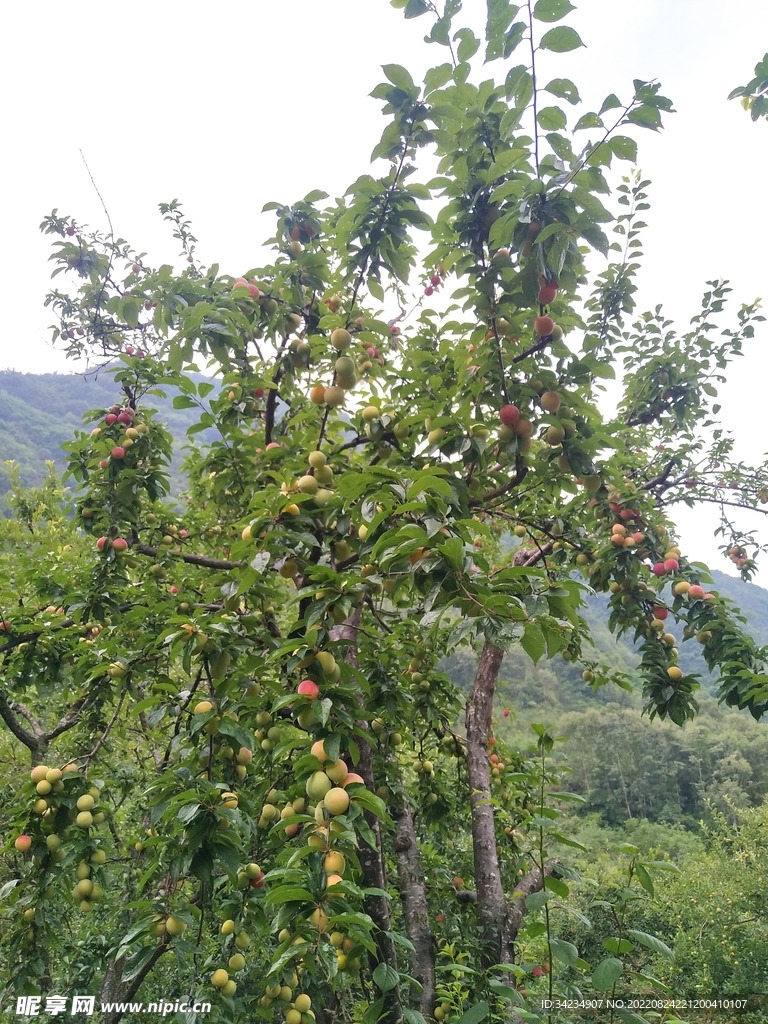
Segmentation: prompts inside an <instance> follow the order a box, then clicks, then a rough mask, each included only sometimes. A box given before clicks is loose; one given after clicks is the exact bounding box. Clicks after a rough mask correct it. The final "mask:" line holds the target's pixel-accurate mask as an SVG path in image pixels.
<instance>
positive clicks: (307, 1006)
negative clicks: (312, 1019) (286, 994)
mask: <svg viewBox="0 0 768 1024" xmlns="http://www.w3.org/2000/svg"><path fill="white" fill-rule="evenodd" d="M293 1006H294V1009H296V1010H298V1011H299V1013H307V1012H308V1011H309V1010H311V1009H312V1000H311V999H310V998H309V996H308V995H300V996H297V997H296V999H295V1001H294V1004H293Z"/></svg>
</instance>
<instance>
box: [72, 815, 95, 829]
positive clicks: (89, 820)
mask: <svg viewBox="0 0 768 1024" xmlns="http://www.w3.org/2000/svg"><path fill="white" fill-rule="evenodd" d="M75 824H77V825H79V827H80V828H90V826H91V825H92V824H93V815H92V814H91V812H90V811H80V813H79V814H78V816H77V817H76V818H75Z"/></svg>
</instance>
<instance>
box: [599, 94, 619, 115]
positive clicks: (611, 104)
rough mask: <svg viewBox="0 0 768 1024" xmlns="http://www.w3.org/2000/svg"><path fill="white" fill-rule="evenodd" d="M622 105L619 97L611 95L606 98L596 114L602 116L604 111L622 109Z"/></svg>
mask: <svg viewBox="0 0 768 1024" xmlns="http://www.w3.org/2000/svg"><path fill="white" fill-rule="evenodd" d="M622 106H624V104H623V103H622V102H621V100H620V99H619V97H618V96H617V95H616V94H615V93H611V94H610V96H606V97H605V99H604V100H603V105H602V107H600V109H599V110H598V114H604V113H605V112H606V110H615V109H616V108H617V107H622Z"/></svg>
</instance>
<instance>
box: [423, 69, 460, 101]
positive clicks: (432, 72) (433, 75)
mask: <svg viewBox="0 0 768 1024" xmlns="http://www.w3.org/2000/svg"><path fill="white" fill-rule="evenodd" d="M452 76H453V65H451V64H449V63H447V62H446V63H445V64H440V65H438V67H436V68H430V69H429V71H428V72H427V73H426V75H424V93H425V94H427V95H428V94H429V93H431V92H434V91H435V89H440V88H441V87H442V86H443V85H445V83H446V82H450V80H451V78H452Z"/></svg>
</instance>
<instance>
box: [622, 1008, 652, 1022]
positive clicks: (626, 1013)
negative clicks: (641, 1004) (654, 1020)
mask: <svg viewBox="0 0 768 1024" xmlns="http://www.w3.org/2000/svg"><path fill="white" fill-rule="evenodd" d="M614 1012H615V1014H616V1016H617V1017H618V1018H619V1020H623V1021H625V1022H626V1024H648V1021H647V1020H646V1019H645V1017H641V1016H640V1015H639V1014H637V1013H633V1012H632V1010H624V1009H622V1008H621V1007H616V1009H615V1011H614Z"/></svg>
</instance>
